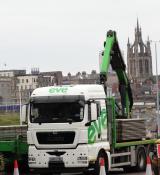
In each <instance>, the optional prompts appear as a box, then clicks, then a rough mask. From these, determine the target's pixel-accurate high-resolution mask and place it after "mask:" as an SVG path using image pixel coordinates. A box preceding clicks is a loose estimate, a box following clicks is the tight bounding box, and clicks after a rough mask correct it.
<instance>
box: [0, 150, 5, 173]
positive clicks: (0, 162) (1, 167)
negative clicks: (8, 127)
mask: <svg viewBox="0 0 160 175" xmlns="http://www.w3.org/2000/svg"><path fill="white" fill-rule="evenodd" d="M4 169H5V162H4V155H3V154H2V153H0V172H2V171H4Z"/></svg>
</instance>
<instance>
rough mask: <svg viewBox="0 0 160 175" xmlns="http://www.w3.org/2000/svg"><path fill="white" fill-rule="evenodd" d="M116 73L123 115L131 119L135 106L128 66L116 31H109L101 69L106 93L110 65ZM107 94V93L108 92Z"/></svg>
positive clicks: (101, 77) (101, 78) (101, 81)
mask: <svg viewBox="0 0 160 175" xmlns="http://www.w3.org/2000/svg"><path fill="white" fill-rule="evenodd" d="M110 64H111V66H112V69H113V70H114V71H115V72H116V74H117V77H118V80H119V92H120V95H121V104H122V115H123V116H124V117H127V118H129V116H130V112H131V109H132V106H133V98H132V91H131V87H130V82H129V80H128V77H127V74H126V65H125V62H124V60H123V57H122V54H121V51H120V48H119V44H118V41H117V37H116V32H115V31H111V30H110V31H108V32H107V38H106V41H105V43H104V52H103V54H102V63H101V67H100V84H103V85H104V89H105V92H106V81H107V72H108V69H109V65H110ZM106 93H107V92H106Z"/></svg>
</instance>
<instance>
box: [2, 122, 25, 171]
mask: <svg viewBox="0 0 160 175" xmlns="http://www.w3.org/2000/svg"><path fill="white" fill-rule="evenodd" d="M27 155H28V144H27V126H26V125H23V126H19V125H14V126H0V171H4V170H5V169H7V170H12V169H13V161H14V159H17V160H18V161H19V162H22V164H23V162H25V163H27ZM25 166H26V167H27V164H26V165H25ZM23 167H24V165H23Z"/></svg>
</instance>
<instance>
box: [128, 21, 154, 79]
mask: <svg viewBox="0 0 160 175" xmlns="http://www.w3.org/2000/svg"><path fill="white" fill-rule="evenodd" d="M127 65H128V75H129V79H130V80H132V82H144V81H145V80H146V79H147V78H149V77H152V56H151V48H150V41H149V38H148V40H147V42H146V44H144V42H143V39H142V30H141V28H140V27H139V23H138V20H137V27H136V28H135V41H134V43H133V44H131V43H130V41H129V38H128V44H127Z"/></svg>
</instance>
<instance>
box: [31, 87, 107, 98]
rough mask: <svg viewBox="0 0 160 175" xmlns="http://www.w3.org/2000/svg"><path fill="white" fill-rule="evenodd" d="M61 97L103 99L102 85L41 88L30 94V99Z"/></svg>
mask: <svg viewBox="0 0 160 175" xmlns="http://www.w3.org/2000/svg"><path fill="white" fill-rule="evenodd" d="M62 95H84V96H85V99H91V98H105V93H104V89H103V86H102V85H69V86H50V87H42V88H37V89H35V90H34V91H33V92H32V95H31V97H38V96H62Z"/></svg>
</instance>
